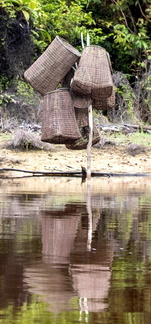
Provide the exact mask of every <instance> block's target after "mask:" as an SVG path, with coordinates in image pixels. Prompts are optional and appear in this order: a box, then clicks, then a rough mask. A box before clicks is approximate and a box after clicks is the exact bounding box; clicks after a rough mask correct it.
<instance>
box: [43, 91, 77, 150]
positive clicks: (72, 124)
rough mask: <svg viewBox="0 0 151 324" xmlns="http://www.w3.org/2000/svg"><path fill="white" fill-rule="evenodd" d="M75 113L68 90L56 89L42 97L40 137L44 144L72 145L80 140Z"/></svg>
mask: <svg viewBox="0 0 151 324" xmlns="http://www.w3.org/2000/svg"><path fill="white" fill-rule="evenodd" d="M80 136H81V135H80V131H79V129H78V125H77V122H76V117H75V111H74V107H73V103H72V99H71V95H70V92H69V90H68V89H58V90H56V91H53V92H51V93H48V94H46V95H45V96H44V103H43V120H42V136H41V140H42V141H44V142H49V143H54V144H65V143H73V142H74V141H75V140H77V139H79V138H80Z"/></svg>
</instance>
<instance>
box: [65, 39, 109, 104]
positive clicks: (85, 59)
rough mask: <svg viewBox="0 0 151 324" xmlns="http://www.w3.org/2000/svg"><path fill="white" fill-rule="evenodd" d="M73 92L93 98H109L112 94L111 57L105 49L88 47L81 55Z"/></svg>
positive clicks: (73, 83) (72, 86) (94, 46)
mask: <svg viewBox="0 0 151 324" xmlns="http://www.w3.org/2000/svg"><path fill="white" fill-rule="evenodd" d="M71 88H72V91H73V92H75V93H78V94H82V95H86V96H91V98H96V99H102V98H108V97H110V96H111V94H112V89H113V82H112V76H111V68H110V60H109V55H108V53H107V52H106V51H105V49H104V48H102V47H100V46H97V45H91V46H87V47H86V48H85V49H84V50H83V52H82V55H81V58H80V62H79V66H78V69H77V70H76V71H75V74H74V77H73V82H72V85H71Z"/></svg>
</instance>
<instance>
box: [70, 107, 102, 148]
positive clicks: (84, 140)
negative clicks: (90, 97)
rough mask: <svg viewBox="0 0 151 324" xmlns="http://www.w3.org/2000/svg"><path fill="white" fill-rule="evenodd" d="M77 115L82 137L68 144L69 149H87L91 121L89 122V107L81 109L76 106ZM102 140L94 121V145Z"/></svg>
mask: <svg viewBox="0 0 151 324" xmlns="http://www.w3.org/2000/svg"><path fill="white" fill-rule="evenodd" d="M75 115H76V120H77V124H78V127H79V129H80V133H81V138H80V139H78V140H77V141H75V142H74V143H72V144H71V145H68V144H67V145H66V147H67V148H68V149H72V150H83V149H86V147H87V145H88V141H89V122H88V108H85V109H79V108H75ZM99 141H100V135H99V132H98V130H97V127H96V125H95V123H94V122H93V139H92V145H94V144H96V143H97V142H99Z"/></svg>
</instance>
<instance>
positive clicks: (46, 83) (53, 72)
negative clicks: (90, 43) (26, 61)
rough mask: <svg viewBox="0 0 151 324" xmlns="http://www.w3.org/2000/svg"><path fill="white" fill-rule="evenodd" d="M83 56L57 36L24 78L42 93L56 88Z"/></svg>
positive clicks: (26, 72)
mask: <svg viewBox="0 0 151 324" xmlns="http://www.w3.org/2000/svg"><path fill="white" fill-rule="evenodd" d="M80 56H81V54H80V52H79V51H78V50H76V49H75V48H74V47H73V46H72V45H70V44H69V43H68V42H66V41H65V40H64V39H63V38H60V37H59V36H56V37H55V39H54V40H53V41H52V43H51V44H50V45H49V46H48V48H47V49H46V50H45V52H44V53H43V54H42V55H41V56H40V57H39V58H38V59H37V60H36V61H35V62H34V63H33V64H32V65H31V66H30V67H29V69H28V70H26V71H25V73H24V78H25V80H26V81H27V82H29V83H30V84H31V85H32V87H33V88H34V89H35V90H37V91H39V92H40V93H41V94H43V95H45V94H46V93H48V92H50V91H53V90H55V89H56V87H57V86H58V84H59V83H60V82H61V80H62V79H63V77H64V76H65V75H66V74H67V72H68V71H69V70H70V69H71V67H72V66H73V65H74V63H75V62H76V61H77V60H78V59H79V57H80Z"/></svg>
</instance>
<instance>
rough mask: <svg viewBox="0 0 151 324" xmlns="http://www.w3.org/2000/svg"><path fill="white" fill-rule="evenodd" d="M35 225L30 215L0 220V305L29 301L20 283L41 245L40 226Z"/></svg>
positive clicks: (26, 292)
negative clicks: (24, 270)
mask: <svg viewBox="0 0 151 324" xmlns="http://www.w3.org/2000/svg"><path fill="white" fill-rule="evenodd" d="M34 225H36V224H35V223H34V222H33V219H32V218H31V219H21V218H15V219H12V218H6V219H5V218H4V219H1V221H0V232H1V240H0V282H1V285H0V308H1V307H4V306H6V305H7V304H8V305H9V304H13V305H14V306H20V305H22V304H23V302H25V301H28V300H29V292H28V290H27V289H25V287H24V284H23V269H24V266H25V264H26V263H27V262H30V261H31V260H32V259H33V258H34V255H35V252H36V253H37V252H38V251H40V246H41V242H40V237H39V226H35V227H34ZM37 234H38V235H37Z"/></svg>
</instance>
